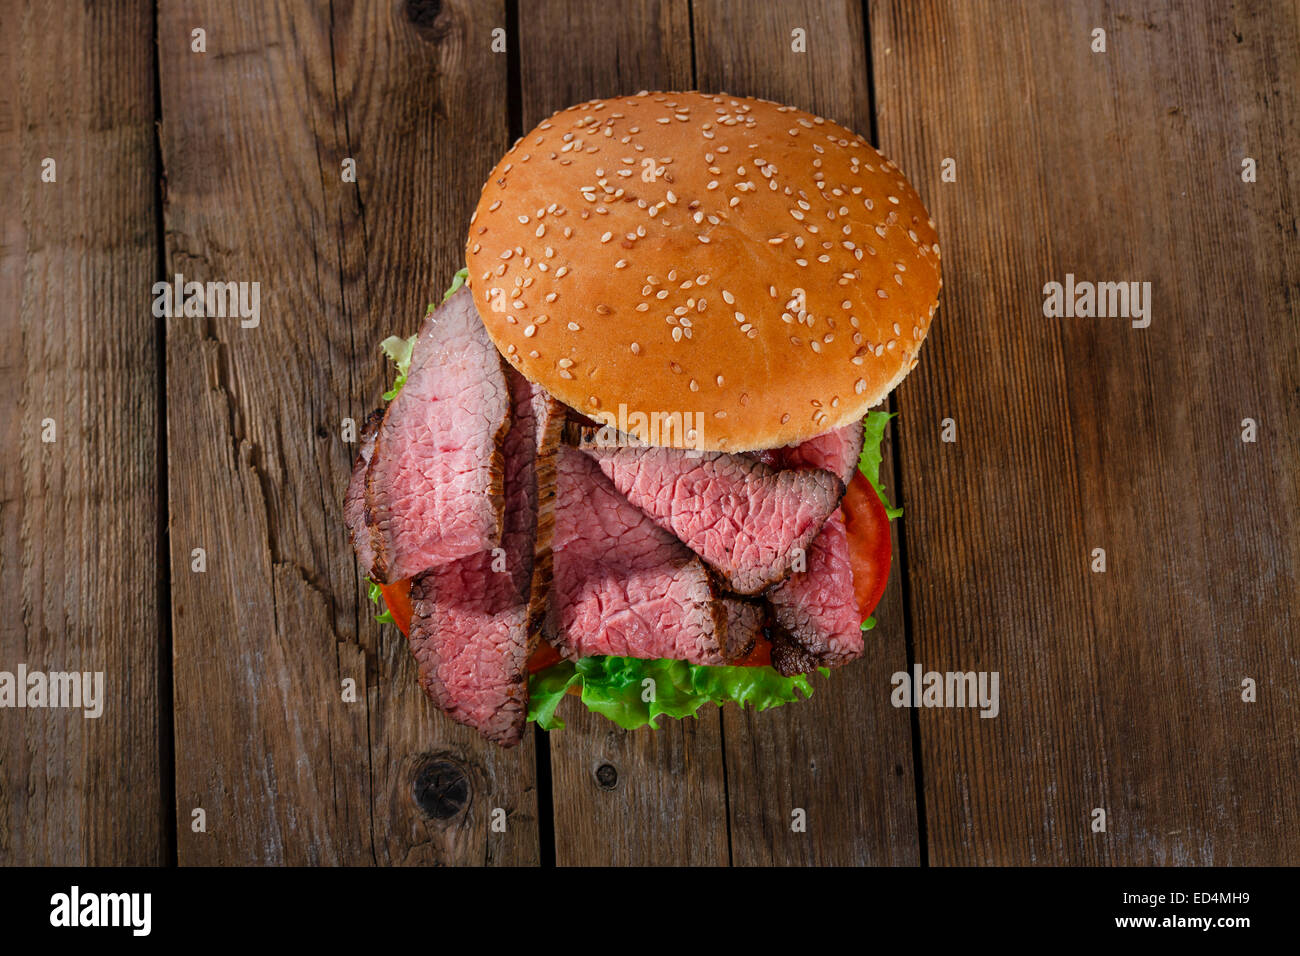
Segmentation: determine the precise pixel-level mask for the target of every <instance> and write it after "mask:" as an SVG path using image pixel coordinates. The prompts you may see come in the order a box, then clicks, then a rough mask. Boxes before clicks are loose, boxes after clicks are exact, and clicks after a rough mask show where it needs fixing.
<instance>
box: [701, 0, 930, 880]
mask: <svg viewBox="0 0 1300 956" xmlns="http://www.w3.org/2000/svg"><path fill="white" fill-rule="evenodd" d="M693 16H694V23H695V64H696V71H697V76H696V79H697V82H698V85H699V87H700V89H702V90H705V91H717V90H726V91H727V92H729V93H735V94H738V95H744V96H758V97H763V98H765V99H772V100H776V101H778V102H781V103H789V104H791V105H794V106H799V107H802V108H803V109H808V110H812V111H813V112H815V113H818V114H821V115H823V116H826V117H828V118H830V119H833V120H835V121H837V122H839V123H843V124H844V125H846V126H847V127H849V128H850V129H854V130H858V131H861V132H863V133H864V134H869V133H870V131H871V111H870V97H869V94H868V90H867V65H866V39H865V36H864V32H863V29H864V27H863V21H862V10H861V6H860V5H859V4H857V3H849V2H844V0H803V2H799V3H785V4H761V3H723V2H719V0H696V2H695V3H694V6H693ZM795 30H803V31H804V38H805V40H806V43H807V47H806V52H795V50H794V49H793V48H792V42H793V41H794V39H795V37H794V36H792V32H793V31H795ZM902 387H903V388H904V389H906V388H907V387H908V386H907V385H906V384H904V385H903V386H902ZM891 466H892V459H887V460H886V462H885V467H884V474H885V476H886V477H887V479H888V478H889V477H890V476H891V471H892V467H891ZM908 517H909V518H910V512H909V515H908ZM904 520H907V518H905V519H904ZM894 534H895V542H894V553H895V555H896V556H897V555H898V553H899V550H898V540H897V534H898V529H897V528H895V529H894ZM904 573H905V569H903V568H902V567H901V562H898V561H896V563H895V565H894V568H893V569H892V573H891V578H892V580H891V582H890V584H889V586H888V589H887V590H886V593H885V598H884V599H883V601H882V602H881V604H880V607H879V609H878V610H877V612H876V614H875V617H876V620H877V622H878V623H877V628H876V629H875V630H874V631H871V632H869V633H868V635H867V648H868V649H867V653H866V654H865V656H864V658H863V659H862V660H859V661H855V662H854V663H853V664H851V665H849V666H847V667H843V668H839V669H837V670H835V671H833V672H832V674H831V676H830V678H828V679H822V678H814V686H815V687H816V688H817V691H816V693H815V694H814V695H813V697H812V699H811V700H809V701H806V702H804V703H801V704H798V705H796V706H787V707H782V708H780V709H778V710H774V711H770V712H767V713H754V712H753V711H745V712H743V713H742V712H739V711H737V710H734V709H727V710H725V711H724V712H723V715H722V717H723V728H724V737H725V740H726V752H727V790H728V797H729V800H730V805H731V845H732V856H733V859H734V861H735V863H736V864H737V865H790V864H805V865H807V864H818V865H827V864H832V865H868V864H873V865H886V864H891V865H908V864H910V865H915V864H916V863H917V862H918V861H919V857H920V843H919V838H918V832H917V816H916V793H915V784H914V782H913V776H912V747H911V727H910V723H909V716H908V714H907V712H906V711H903V710H898V709H895V708H893V707H891V706H890V704H889V694H890V690H891V686H890V680H889V679H890V675H891V674H893V673H894V672H895V671H905V670H907V649H906V634H905V631H904V620H903V605H902V601H901V594H902V590H901V587H902V585H901V578H902V575H903V574H904ZM796 809H800V810H803V811H804V814H805V816H806V830H799V831H795V830H794V829H792V823H793V819H792V813H793V812H794V811H795V810H796Z"/></svg>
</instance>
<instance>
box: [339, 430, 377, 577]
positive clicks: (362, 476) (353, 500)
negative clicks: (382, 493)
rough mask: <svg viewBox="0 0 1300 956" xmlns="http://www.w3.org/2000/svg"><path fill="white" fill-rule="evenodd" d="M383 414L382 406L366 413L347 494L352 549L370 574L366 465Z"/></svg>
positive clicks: (371, 553)
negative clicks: (359, 446)
mask: <svg viewBox="0 0 1300 956" xmlns="http://www.w3.org/2000/svg"><path fill="white" fill-rule="evenodd" d="M383 418H384V410H383V409H382V408H376V409H375V410H374V411H373V412H371V413H370V414H369V415H367V416H366V420H365V422H364V423H363V424H362V426H361V448H360V450H359V451H358V452H357V457H356V461H354V462H353V463H352V479H351V480H350V481H349V482H348V490H347V493H346V494H345V495H344V496H343V520H344V521H345V522H346V523H347V526H348V533H349V534H350V535H351V537H352V550H353V551H355V552H356V553H357V561H358V562H359V563H360V564H361V570H362V572H363V573H365V575H366V576H367V577H368V576H369V575H370V572H371V569H372V568H373V566H374V563H375V552H374V549H373V548H371V547H370V533H369V531H367V529H366V469H368V468H369V467H370V456H371V453H372V452H374V450H375V435H376V434H377V433H378V431H379V423H380V422H381V421H382V420H383Z"/></svg>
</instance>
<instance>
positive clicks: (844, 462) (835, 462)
mask: <svg viewBox="0 0 1300 956" xmlns="http://www.w3.org/2000/svg"><path fill="white" fill-rule="evenodd" d="M863 438H864V436H863V434H862V423H861V422H854V423H853V424H851V425H845V426H844V427H843V428H836V429H835V430H834V431H829V432H827V433H826V434H824V435H818V436H817V437H816V438H810V439H808V440H807V441H804V442H800V443H799V444H797V445H786V446H784V447H782V448H772V449H769V450H767V451H756V452H751V454H752V455H753V456H754V457H755V458H757V459H758V460H759V461H761V462H763V463H764V464H766V465H771V466H772V467H773V468H821V469H824V470H825V471H829V472H830V473H831V474H833V475H836V476H837V477H838V478H839V479H840V481H842V482H844V484H845V487H847V486H848V483H849V482H850V481H852V480H853V473H854V471H856V470H857V467H858V458H859V457H860V456H861V455H862V442H863Z"/></svg>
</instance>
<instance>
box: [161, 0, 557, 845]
mask: <svg viewBox="0 0 1300 956" xmlns="http://www.w3.org/2000/svg"><path fill="white" fill-rule="evenodd" d="M503 23H504V13H503V10H502V8H501V6H500V5H499V4H481V3H468V2H466V3H442V4H438V3H420V2H411V3H404V4H382V5H379V4H368V3H359V4H351V3H343V2H338V3H334V4H332V5H317V4H306V3H283V4H261V3H246V4H240V5H237V6H231V5H227V4H219V3H207V4H183V5H182V4H172V3H164V4H163V5H162V7H161V9H160V18H159V41H160V62H161V77H162V89H163V104H162V109H163V130H162V142H163V158H164V161H165V169H166V175H167V203H166V207H165V212H166V225H167V237H168V242H167V259H168V267H169V271H171V272H181V273H184V274H185V275H186V276H190V277H193V278H195V279H199V280H208V279H216V280H226V279H231V280H249V281H258V282H260V283H261V307H262V317H261V323H260V325H259V326H258V327H257V328H241V327H240V325H239V323H238V322H235V321H231V320H229V319H202V320H196V319H172V320H170V321H169V323H168V336H167V356H168V378H167V382H168V397H169V401H168V434H169V448H170V452H171V461H172V466H171V472H170V477H171V489H170V502H171V520H172V533H171V544H172V569H173V579H174V582H175V584H174V594H173V612H174V630H175V638H174V642H175V683H176V720H177V723H176V750H177V768H176V778H177V812H178V817H179V818H180V821H181V822H180V834H179V852H180V860H181V862H182V863H218V862H219V863H226V864H229V863H248V862H273V863H281V862H283V863H347V864H356V863H368V862H378V863H475V862H477V863H483V862H490V863H502V862H504V863H527V862H534V861H535V860H536V859H537V839H536V795H535V793H534V791H533V766H532V764H533V760H532V749H531V747H530V746H529V742H525V745H524V746H523V747H520V748H518V749H515V750H512V751H500V750H497V749H496V748H494V747H493V746H492V745H490V744H487V743H485V742H483V741H482V740H481V739H479V738H478V737H477V735H475V734H474V733H473V732H471V731H468V730H466V729H464V728H460V727H458V726H456V725H454V724H452V723H451V722H450V721H448V720H446V719H445V718H443V717H442V716H441V715H438V714H436V712H435V711H434V708H432V707H431V706H430V705H428V704H427V703H426V702H425V701H424V699H423V696H422V694H421V692H420V691H419V689H418V687H417V685H416V682H415V668H414V666H413V664H412V662H411V660H410V654H409V651H408V650H407V648H406V643H405V640H404V639H403V638H402V636H401V634H400V633H399V632H397V631H396V630H395V629H394V628H391V627H388V628H384V629H380V628H379V627H377V626H376V625H375V624H374V622H373V621H372V620H371V617H372V610H371V608H370V605H369V603H368V602H367V601H366V600H365V597H364V593H363V589H362V587H361V583H360V579H359V575H358V572H357V569H356V564H355V561H354V559H353V557H352V553H351V548H350V546H349V544H348V541H347V538H346V534H345V531H344V526H343V523H342V516H341V499H342V496H343V491H344V488H345V486H346V482H347V476H348V472H349V470H350V467H351V461H352V457H353V455H354V454H355V445H354V444H349V443H346V442H344V441H343V439H342V437H341V436H342V429H343V426H344V423H345V420H346V419H351V420H353V421H354V422H360V420H361V419H362V418H363V417H364V415H365V413H366V412H367V411H369V409H370V408H372V407H373V406H375V405H377V404H378V403H379V395H380V392H382V391H383V389H384V388H385V387H386V385H387V382H388V380H389V376H390V374H391V372H390V370H389V369H388V368H386V367H385V363H384V361H383V360H382V358H381V356H380V353H379V352H378V348H377V346H378V343H379V341H380V340H381V339H382V338H383V337H385V336H386V335H389V334H393V333H400V334H409V333H410V332H412V331H413V330H414V329H415V328H416V327H417V325H418V322H419V319H420V317H421V316H422V314H423V312H424V307H425V305H426V303H428V302H430V301H434V300H435V299H436V298H437V297H438V296H439V294H440V293H441V290H442V289H443V288H444V287H445V286H446V285H447V283H448V282H449V281H450V278H451V274H452V272H453V271H454V270H455V268H457V267H458V265H459V263H460V260H461V246H462V243H463V236H464V231H465V228H466V224H467V222H468V217H469V213H470V211H471V209H472V206H473V202H474V200H475V199H476V197H477V195H478V191H479V188H480V186H481V184H482V181H483V179H484V178H485V177H486V175H487V172H488V170H489V169H490V168H491V163H492V162H493V161H494V160H495V159H496V157H497V156H498V155H499V154H500V153H501V152H502V151H504V149H505V147H506V142H505V139H506V130H505V120H504V116H503V115H498V112H497V110H496V109H495V107H492V106H490V105H491V104H497V103H501V102H504V97H505V74H506V64H505V58H504V56H501V55H496V54H493V53H492V51H491V46H490V45H491V42H492V37H491V31H492V29H493V28H495V27H498V26H501V25H503ZM195 27H204V28H205V29H206V30H207V35H208V50H207V52H206V53H204V54H197V53H194V52H192V50H191V47H190V36H191V30H192V29H193V28H195ZM348 157H351V158H354V159H355V160H356V163H357V181H356V183H351V182H346V181H344V179H343V177H342V175H341V173H342V163H343V161H344V159H345V158H348ZM196 547H203V548H206V549H207V553H208V568H207V571H206V572H205V573H202V574H197V573H193V572H191V570H190V564H191V558H190V554H191V549H192V548H196ZM349 679H351V680H354V681H355V682H356V687H357V702H356V703H347V702H345V701H344V700H343V698H342V683H343V682H344V681H345V680H349ZM430 768H432V769H430ZM448 780H451V785H448V783H447V782H448ZM459 785H463V787H464V788H465V790H464V792H463V793H460V794H457V793H456V790H457V786H459ZM194 807H202V808H204V809H205V810H206V811H207V818H208V827H207V831H206V832H203V833H195V832H192V830H191V827H190V819H191V809H192V808H194ZM498 808H499V809H501V810H503V811H505V813H504V816H505V820H506V829H505V832H504V833H502V832H497V831H494V830H492V829H491V827H490V822H491V818H492V816H493V812H494V810H496V809H498Z"/></svg>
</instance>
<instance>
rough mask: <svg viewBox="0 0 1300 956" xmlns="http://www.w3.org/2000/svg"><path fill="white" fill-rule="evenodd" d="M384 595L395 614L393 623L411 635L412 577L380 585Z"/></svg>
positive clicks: (404, 632)
mask: <svg viewBox="0 0 1300 956" xmlns="http://www.w3.org/2000/svg"><path fill="white" fill-rule="evenodd" d="M379 590H380V592H382V593H383V595H384V604H385V605H386V606H387V607H388V610H389V611H391V612H392V614H393V623H394V624H396V625H397V629H398V630H399V631H401V632H402V633H403V634H405V635H406V636H407V637H410V636H411V579H410V578H405V579H403V580H401V581H398V582H397V583H396V584H381V585H379Z"/></svg>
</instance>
